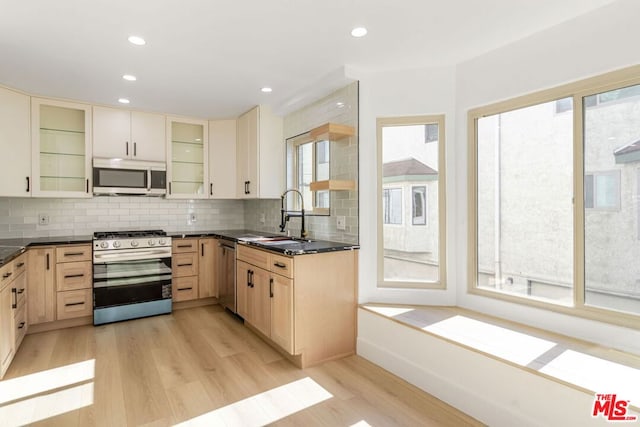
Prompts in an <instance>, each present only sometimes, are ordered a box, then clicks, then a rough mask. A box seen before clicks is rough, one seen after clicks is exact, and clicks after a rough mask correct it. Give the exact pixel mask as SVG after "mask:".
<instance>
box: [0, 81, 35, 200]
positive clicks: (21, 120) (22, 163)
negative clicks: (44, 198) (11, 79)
mask: <svg viewBox="0 0 640 427" xmlns="http://www.w3.org/2000/svg"><path fill="white" fill-rule="evenodd" d="M30 114H31V110H30V99H29V96H27V95H25V94H22V93H19V92H15V91H12V90H9V89H5V88H2V87H0V153H5V155H7V154H8V153H11V157H10V158H11V161H6V162H3V164H2V168H0V196H2V197H30V196H31V190H32V185H31V139H30V133H29V129H30V125H29V123H30V119H29V116H30Z"/></svg>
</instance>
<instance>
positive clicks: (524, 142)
mask: <svg viewBox="0 0 640 427" xmlns="http://www.w3.org/2000/svg"><path fill="white" fill-rule="evenodd" d="M638 68H639V67H636V69H635V70H630V69H629V70H622V71H619V72H615V73H610V74H608V75H605V76H600V77H597V78H594V79H590V80H587V81H583V82H580V83H576V84H573V85H567V86H563V87H561V88H557V89H553V90H549V91H545V92H542V93H538V94H534V95H530V96H526V97H522V98H519V99H515V100H511V101H507V102H503V103H500V104H496V105H492V106H488V107H485V108H479V109H476V110H473V111H471V112H470V114H469V120H470V121H471V122H472V123H473V127H472V130H473V132H472V133H471V138H470V168H471V174H472V175H471V181H470V183H471V194H470V209H471V218H472V219H473V220H472V221H471V224H470V225H471V229H470V245H469V248H470V254H469V259H470V273H471V274H470V283H471V288H470V290H471V291H472V292H475V293H482V294H483V295H488V296H495V297H498V298H505V299H508V300H511V301H520V302H526V303H529V304H534V305H538V306H544V307H548V308H552V309H556V310H559V311H565V312H568V313H576V314H579V315H582V316H585V317H591V318H597V319H599V320H605V321H611V322H614V323H621V324H625V325H628V324H629V322H637V323H638V324H640V321H639V317H638V316H637V315H638V314H640V263H639V262H638V259H640V240H639V239H638V236H640V197H638V196H639V195H640V178H639V176H640V172H639V171H640V115H639V114H638V111H640V78H639V77H637V76H638V75H639V74H638V73H639V69H638ZM585 88H586V89H585ZM559 113H562V114H559ZM576 195H579V197H576Z"/></svg>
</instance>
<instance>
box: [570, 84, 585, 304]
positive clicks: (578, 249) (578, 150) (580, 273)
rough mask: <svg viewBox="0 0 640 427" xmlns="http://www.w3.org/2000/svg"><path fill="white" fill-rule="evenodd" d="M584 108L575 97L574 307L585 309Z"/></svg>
mask: <svg viewBox="0 0 640 427" xmlns="http://www.w3.org/2000/svg"><path fill="white" fill-rule="evenodd" d="M584 224H585V222H584V108H583V97H582V95H580V94H576V95H573V245H574V246H573V254H574V256H573V269H574V271H573V305H574V307H578V308H582V307H584V301H585V290H584V273H585V268H584V267H585V266H584V260H585V256H584Z"/></svg>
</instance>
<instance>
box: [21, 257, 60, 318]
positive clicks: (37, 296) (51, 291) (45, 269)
mask: <svg viewBox="0 0 640 427" xmlns="http://www.w3.org/2000/svg"><path fill="white" fill-rule="evenodd" d="M55 253H56V249H55V247H53V246H44V247H42V246H41V247H35V248H29V250H28V251H27V276H28V281H27V282H28V283H27V293H28V294H29V298H28V299H27V323H28V324H29V325H38V324H40V323H47V322H53V321H54V320H56V273H55V265H56V260H55Z"/></svg>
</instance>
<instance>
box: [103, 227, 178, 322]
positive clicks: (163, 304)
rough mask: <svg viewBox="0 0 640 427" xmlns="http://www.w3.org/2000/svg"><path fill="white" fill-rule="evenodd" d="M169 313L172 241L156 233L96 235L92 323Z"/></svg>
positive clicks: (137, 232) (156, 231) (129, 232)
mask: <svg viewBox="0 0 640 427" xmlns="http://www.w3.org/2000/svg"><path fill="white" fill-rule="evenodd" d="M171 310H172V303H171V238H170V237H167V236H166V233H164V232H162V231H159V230H153V231H125V232H117V233H95V234H94V240H93V324H94V325H101V324H104V323H111V322H117V321H120V320H128V319H135V318H139V317H147V316H154V315H157V314H165V313H171Z"/></svg>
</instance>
